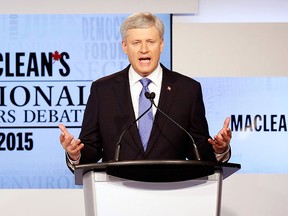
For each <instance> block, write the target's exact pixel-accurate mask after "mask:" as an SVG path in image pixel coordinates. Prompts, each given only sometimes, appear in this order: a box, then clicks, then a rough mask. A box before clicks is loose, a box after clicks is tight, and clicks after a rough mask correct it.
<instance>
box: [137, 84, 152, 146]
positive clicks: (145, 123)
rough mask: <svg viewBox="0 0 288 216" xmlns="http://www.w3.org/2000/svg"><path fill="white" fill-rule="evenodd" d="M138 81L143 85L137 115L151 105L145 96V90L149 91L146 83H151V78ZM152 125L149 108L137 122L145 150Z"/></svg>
mask: <svg viewBox="0 0 288 216" xmlns="http://www.w3.org/2000/svg"><path fill="white" fill-rule="evenodd" d="M140 82H141V84H142V86H143V87H142V91H141V93H140V96H139V112H138V114H139V116H140V115H141V114H142V113H144V112H145V111H146V110H147V109H148V108H149V106H150V105H151V102H150V100H149V99H147V98H146V97H145V92H149V89H148V85H149V84H150V83H151V80H150V79H148V78H143V79H141V80H140ZM152 125H153V113H152V109H150V110H149V111H148V112H147V113H146V114H145V115H144V116H142V118H140V119H139V122H138V130H139V135H140V138H141V141H142V145H143V147H144V150H145V151H146V148H147V145H148V140H149V137H150V133H151V130H152Z"/></svg>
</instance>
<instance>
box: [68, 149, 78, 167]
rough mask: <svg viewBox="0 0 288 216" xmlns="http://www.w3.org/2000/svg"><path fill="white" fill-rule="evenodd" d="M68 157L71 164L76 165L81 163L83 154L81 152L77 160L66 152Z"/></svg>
mask: <svg viewBox="0 0 288 216" xmlns="http://www.w3.org/2000/svg"><path fill="white" fill-rule="evenodd" d="M66 157H67V160H68V162H69V163H70V164H71V165H73V166H75V165H79V164H80V158H81V154H80V156H79V158H78V160H76V161H74V160H72V159H71V158H70V157H69V154H68V153H67V152H66Z"/></svg>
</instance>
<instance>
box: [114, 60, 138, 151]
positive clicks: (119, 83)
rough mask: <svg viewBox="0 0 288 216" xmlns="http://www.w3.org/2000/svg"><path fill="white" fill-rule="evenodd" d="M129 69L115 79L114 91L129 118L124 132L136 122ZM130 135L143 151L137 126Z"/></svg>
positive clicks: (124, 125) (131, 129)
mask: <svg viewBox="0 0 288 216" xmlns="http://www.w3.org/2000/svg"><path fill="white" fill-rule="evenodd" d="M129 67H130V65H129V66H128V67H127V68H125V69H124V70H123V71H122V72H121V73H119V76H117V77H116V78H115V85H114V89H113V90H114V92H115V94H116V96H117V100H118V104H119V106H120V109H121V110H122V112H123V113H127V114H128V116H129V117H128V119H125V122H126V123H125V124H123V128H122V130H123V131H124V130H125V129H126V128H128V127H129V125H130V124H131V123H132V122H133V121H135V114H134V109H133V105H132V99H131V92H130V86H129V78H128V71H129ZM128 133H129V134H130V136H131V137H132V142H133V143H134V144H136V145H137V147H138V148H139V149H141V150H142V151H143V147H142V143H141V140H140V136H139V133H138V129H137V124H134V125H133V126H132V127H131V128H130V129H129V131H128ZM133 143H132V144H133Z"/></svg>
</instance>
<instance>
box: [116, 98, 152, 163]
mask: <svg viewBox="0 0 288 216" xmlns="http://www.w3.org/2000/svg"><path fill="white" fill-rule="evenodd" d="M146 93H148V92H145V96H146ZM148 94H149V93H148ZM149 95H150V94H149ZM146 98H147V97H146ZM154 98H155V93H154ZM154 98H153V99H154ZM152 106H153V104H152V103H151V105H150V107H148V109H147V110H145V112H143V113H142V114H141V115H140V116H139V117H138V118H137V119H135V120H134V121H133V122H132V123H131V124H130V125H129V126H128V127H127V128H126V129H125V130H124V131H123V132H122V133H121V135H120V136H119V140H118V142H117V144H116V150H115V157H114V160H115V161H119V156H120V148H121V141H122V138H123V136H124V134H125V133H126V132H127V131H128V130H129V129H130V128H131V127H132V126H133V125H134V124H135V123H136V122H137V121H139V119H141V118H142V116H144V115H145V114H146V113H147V112H148V111H149V110H150V109H151V108H152Z"/></svg>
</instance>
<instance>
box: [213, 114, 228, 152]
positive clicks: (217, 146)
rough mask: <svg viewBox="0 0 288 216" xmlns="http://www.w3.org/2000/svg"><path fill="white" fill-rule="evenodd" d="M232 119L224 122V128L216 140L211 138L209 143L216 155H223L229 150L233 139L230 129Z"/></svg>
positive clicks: (215, 137)
mask: <svg viewBox="0 0 288 216" xmlns="http://www.w3.org/2000/svg"><path fill="white" fill-rule="evenodd" d="M229 123H230V117H227V118H226V119H225V121H224V125H223V128H222V129H221V130H220V131H219V132H218V134H217V135H216V136H214V140H213V139H211V138H209V139H208V142H209V143H210V144H211V145H212V146H213V149H214V151H215V152H216V153H218V154H221V153H224V152H225V151H227V150H228V148H229V144H230V140H231V139H232V132H231V130H230V128H229Z"/></svg>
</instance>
